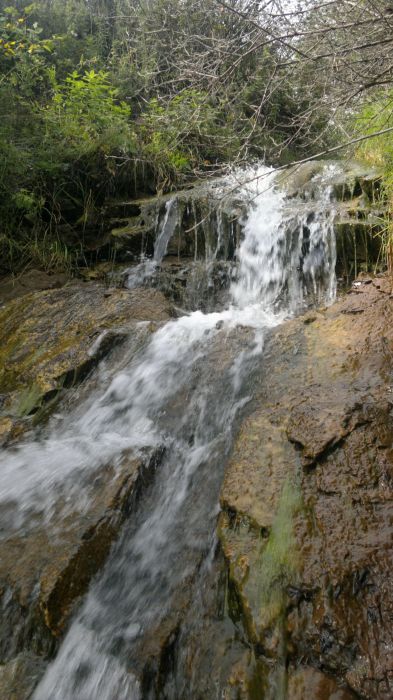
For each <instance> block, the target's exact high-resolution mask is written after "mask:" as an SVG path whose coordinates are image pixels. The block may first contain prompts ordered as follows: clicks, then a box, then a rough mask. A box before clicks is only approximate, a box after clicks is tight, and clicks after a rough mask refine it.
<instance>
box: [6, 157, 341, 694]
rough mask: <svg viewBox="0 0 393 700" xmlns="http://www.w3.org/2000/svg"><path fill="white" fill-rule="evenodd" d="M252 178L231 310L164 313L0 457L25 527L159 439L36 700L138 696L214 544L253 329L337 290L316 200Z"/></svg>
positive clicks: (168, 216)
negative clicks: (144, 339)
mask: <svg viewBox="0 0 393 700" xmlns="http://www.w3.org/2000/svg"><path fill="white" fill-rule="evenodd" d="M258 174H259V175H260V176H262V180H258V179H256V180H254V183H253V185H252V186H248V190H247V191H246V190H244V192H243V196H244V198H247V197H249V199H250V201H249V203H248V208H247V216H246V217H245V221H244V240H243V242H242V244H241V245H240V247H239V250H238V271H237V276H236V279H235V280H234V281H233V283H232V286H231V289H230V297H231V302H230V304H229V305H228V308H227V309H225V310H224V311H222V312H220V313H218V312H214V313H209V314H203V313H201V312H200V311H195V312H193V313H191V314H190V315H187V316H184V317H181V318H178V319H176V320H172V321H170V322H168V323H167V324H166V325H165V326H163V327H162V328H160V329H159V330H158V331H157V332H156V333H155V335H154V336H153V338H152V340H151V342H150V344H149V345H148V347H147V348H146V349H145V350H144V352H143V354H142V355H141V356H140V357H137V358H136V359H134V360H133V361H132V363H131V365H130V366H129V367H127V368H126V369H124V370H123V371H122V372H121V373H119V374H117V375H116V376H114V377H113V378H112V381H111V383H110V385H109V386H108V387H107V388H106V390H104V391H103V392H101V393H98V394H96V395H95V396H93V397H91V398H89V399H88V400H87V401H86V403H85V404H84V405H83V406H82V407H79V409H78V410H77V411H76V412H75V414H73V415H70V416H69V417H68V418H67V419H65V420H64V422H63V424H62V425H61V426H60V427H58V428H56V430H54V431H53V432H52V434H51V435H50V436H49V437H47V438H46V439H45V440H43V441H42V442H35V443H30V444H25V445H22V446H21V447H19V448H18V449H16V450H13V451H11V450H10V451H8V452H6V453H5V454H4V455H3V467H2V471H1V474H0V499H1V501H2V502H3V504H4V506H6V505H7V504H12V513H13V520H12V523H11V527H13V528H18V527H21V525H22V524H24V527H28V524H27V523H28V518H29V517H30V515H31V513H32V512H33V513H35V517H36V518H37V517H41V518H42V519H47V520H48V519H50V518H51V517H52V514H53V511H54V504H55V503H56V502H58V501H59V495H61V497H62V499H63V507H64V508H66V507H67V504H68V503H72V509H73V510H74V511H75V510H77V509H79V510H81V511H82V512H83V509H84V508H85V507H86V503H87V502H88V498H89V474H90V473H91V472H93V470H95V469H97V467H98V466H99V465H105V464H107V463H109V462H110V463H111V464H113V465H116V464H117V465H118V466H119V468H121V467H120V463H121V457H122V455H123V454H124V453H125V451H127V450H132V451H133V452H134V453H137V452H138V451H140V450H141V449H142V448H145V447H154V446H165V454H164V457H163V459H162V461H161V463H160V466H159V469H158V472H157V474H156V478H155V480H154V483H153V484H152V486H151V488H150V489H149V490H148V492H147V493H146V494H145V497H144V499H143V503H142V504H141V506H140V508H139V510H138V512H137V513H136V515H135V518H134V521H133V523H132V524H131V525H127V526H126V527H125V528H124V530H123V534H122V536H121V538H120V540H119V541H118V542H117V544H116V545H115V546H114V547H113V549H112V552H111V554H110V556H109V559H108V561H107V563H106V565H105V567H104V570H103V571H102V572H101V573H100V575H99V576H98V577H97V579H96V581H95V582H93V585H92V586H91V588H90V591H89V593H88V594H87V596H86V599H85V602H84V603H83V605H82V607H81V609H80V611H79V613H78V614H77V615H76V617H75V619H74V621H73V622H72V624H71V626H70V628H69V630H68V632H67V634H66V636H65V639H64V641H63V642H62V644H61V646H60V649H59V652H58V654H57V657H56V659H55V660H54V661H53V662H52V664H51V665H50V666H49V667H48V669H47V672H46V674H45V676H44V677H43V678H42V680H41V682H40V683H39V685H38V687H37V688H36V691H35V694H34V696H33V697H34V699H35V700H76V699H78V700H126V699H127V700H132V699H137V698H141V697H147V695H144V690H143V688H142V686H141V678H142V677H143V660H144V659H145V657H146V656H148V655H149V653H151V654H153V655H154V652H152V651H151V648H152V646H153V647H154V644H153V641H152V640H154V637H155V636H159V630H160V626H161V625H164V623H166V622H167V621H168V620H169V619H171V618H173V619H175V620H178V619H180V618H181V606H182V605H184V604H185V603H184V600H185V598H187V585H188V584H187V582H188V581H190V580H192V578H193V577H195V575H196V572H197V570H198V569H199V567H200V566H201V563H202V562H203V560H204V559H205V558H206V556H207V555H208V552H209V550H210V548H211V546H212V543H213V542H214V524H215V520H216V516H217V503H218V494H219V488H220V483H221V480H222V471H223V465H224V463H225V460H226V458H227V456H228V454H229V450H230V446H231V440H232V431H233V425H234V422H235V420H236V416H237V415H238V413H239V411H240V410H241V408H242V407H243V406H244V405H245V403H247V401H248V400H249V398H250V386H249V384H250V382H249V378H250V377H251V376H252V371H253V369H254V367H255V365H256V364H257V363H258V362H259V361H260V358H261V352H262V348H263V337H264V334H265V332H266V331H267V329H269V328H271V327H273V326H275V325H277V324H278V323H280V322H281V321H282V320H283V319H284V318H285V317H286V316H288V313H292V312H293V311H295V310H296V309H297V308H299V307H301V306H302V305H303V303H304V301H305V294H306V291H307V290H309V291H311V293H312V294H313V295H314V296H315V298H317V299H318V300H319V301H322V300H323V299H325V300H331V299H332V298H333V296H334V293H335V275H334V266H335V244H334V234H333V228H332V216H331V214H330V213H329V207H327V206H326V205H327V200H326V199H323V201H322V202H321V206H320V209H319V210H318V207H316V204H315V202H313V212H314V213H313V215H312V217H311V214H310V209H308V210H307V207H306V208H305V209H304V213H301V214H296V213H293V211H291V210H288V209H287V208H286V200H285V194H284V193H283V192H282V191H280V190H279V189H275V188H274V179H275V174H274V172H271V171H268V170H267V169H261V170H260V171H259V173H258ZM245 177H246V178H247V174H245ZM261 190H262V191H261ZM330 208H331V207H330ZM175 219H176V204H175V200H170V201H169V202H168V204H167V208H166V212H165V217H164V220H163V222H162V226H161V228H160V231H159V236H158V239H157V243H156V252H155V256H154V257H155V260H153V265H154V263H155V262H157V261H159V259H162V257H163V256H164V255H165V250H166V245H167V242H168V240H169V237H170V235H172V232H173V230H174V226H175ZM218 221H219V217H218ZM144 279H145V278H144ZM132 284H133V283H132ZM179 405H180V407H181V408H180V410H179ZM4 512H6V513H7V518H8V522H7V525H6V523H5V521H4V520H3V521H2V522H1V525H2V526H3V529H6V528H8V529H9V528H10V522H9V515H10V510H9V509H6V510H5V511H4ZM149 650H150V651H149ZM149 697H150V695H149ZM151 697H154V695H152V696H151Z"/></svg>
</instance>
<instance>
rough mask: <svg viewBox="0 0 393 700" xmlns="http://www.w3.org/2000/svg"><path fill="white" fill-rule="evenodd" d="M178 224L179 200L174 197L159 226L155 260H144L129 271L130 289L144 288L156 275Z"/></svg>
mask: <svg viewBox="0 0 393 700" xmlns="http://www.w3.org/2000/svg"><path fill="white" fill-rule="evenodd" d="M177 223H178V217H177V200H176V198H175V197H172V198H171V199H168V201H167V202H166V204H165V212H164V216H163V218H162V220H161V222H158V224H157V236H156V240H155V243H154V254H153V259H147V260H142V261H141V262H140V263H139V264H138V265H136V266H135V267H134V268H132V269H130V270H129V271H128V275H127V281H126V286H127V288H128V289H134V288H135V287H140V286H142V285H143V284H145V283H146V281H147V280H148V279H149V278H150V277H151V276H152V275H153V274H154V272H155V270H156V269H157V267H158V266H159V265H160V263H161V262H162V260H163V258H164V256H165V255H166V251H167V247H168V243H169V241H170V239H171V237H172V236H173V233H174V231H175V228H176V225H177Z"/></svg>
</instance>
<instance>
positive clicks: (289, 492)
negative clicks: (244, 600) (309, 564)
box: [259, 479, 302, 626]
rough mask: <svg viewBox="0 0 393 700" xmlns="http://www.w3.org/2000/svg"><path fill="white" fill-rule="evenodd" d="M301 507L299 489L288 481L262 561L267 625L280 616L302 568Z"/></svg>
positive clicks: (263, 609)
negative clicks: (298, 543) (297, 530)
mask: <svg viewBox="0 0 393 700" xmlns="http://www.w3.org/2000/svg"><path fill="white" fill-rule="evenodd" d="M301 507H302V499H301V492H300V487H299V485H298V484H297V483H295V482H294V481H292V480H291V479H287V481H286V482H285V483H284V486H283V490H282V493H281V497H280V501H279V505H278V509H277V513H276V516H275V518H274V521H273V525H272V528H271V531H270V534H269V538H268V541H267V543H266V545H265V546H264V548H263V550H262V553H261V559H260V579H259V595H260V605H261V617H262V620H263V623H264V626H268V625H269V624H270V623H272V622H274V620H276V619H277V618H279V617H280V616H281V614H282V612H283V609H284V606H285V601H286V588H287V586H288V584H289V583H290V582H291V581H292V580H293V579H294V578H295V577H296V574H297V571H298V569H299V564H300V561H299V552H298V548H297V546H296V540H295V535H294V517H295V515H296V514H297V513H298V512H299V510H300V508H301Z"/></svg>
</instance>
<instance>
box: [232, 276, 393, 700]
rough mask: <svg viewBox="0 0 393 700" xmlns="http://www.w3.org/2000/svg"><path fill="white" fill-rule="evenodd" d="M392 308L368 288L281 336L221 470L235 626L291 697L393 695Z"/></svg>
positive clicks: (386, 287)
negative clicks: (223, 478) (252, 405)
mask: <svg viewBox="0 0 393 700" xmlns="http://www.w3.org/2000/svg"><path fill="white" fill-rule="evenodd" d="M392 312H393V300H392V298H391V296H390V284H389V282H388V280H386V279H385V278H376V279H373V280H370V279H365V278H363V280H361V281H360V282H358V283H356V286H354V287H353V288H352V290H351V292H350V293H349V294H347V295H346V296H345V297H343V298H342V299H340V300H339V301H338V302H337V303H335V304H334V305H333V306H331V307H330V308H328V309H324V310H319V311H318V312H316V313H315V314H314V313H313V314H312V315H311V316H310V315H309V316H306V317H305V318H303V319H302V318H299V319H297V320H294V321H290V322H288V323H287V324H284V325H283V326H281V327H280V328H279V329H277V331H275V332H273V333H272V335H271V337H270V339H269V341H268V342H267V345H266V352H265V355H264V367H263V370H262V374H261V377H260V383H259V389H258V390H257V392H256V398H255V404H254V409H253V411H252V412H251V414H250V415H249V417H248V418H247V419H246V420H245V421H244V423H243V424H242V426H241V429H240V433H239V436H238V439H237V441H236V443H235V448H234V452H233V455H232V458H231V460H230V463H229V466H228V468H227V471H226V476H225V480H224V484H223V488H222V492H221V505H222V514H221V516H220V526H219V535H220V540H221V544H222V547H223V551H224V555H225V557H226V561H227V565H228V567H229V577H230V582H231V585H232V586H233V589H234V592H235V599H236V608H237V612H236V613H235V612H232V616H233V617H234V618H236V615H237V619H236V624H237V625H240V628H241V629H242V630H243V632H244V635H245V640H247V643H248V644H251V645H252V648H253V649H254V650H255V653H256V655H257V657H258V659H259V660H258V663H259V664H261V665H262V668H263V674H262V675H263V677H264V678H267V681H266V682H267V688H270V689H272V688H273V687H274V688H276V691H275V692H277V688H281V690H282V692H283V693H284V694H285V696H286V697H288V698H290V699H291V700H295V699H296V700H297V699H298V698H304V699H305V698H311V697H313V698H314V697H315V698H321V700H322V699H323V700H325V698H330V697H331V698H333V697H334V698H349V697H362V698H369V699H370V700H371V699H374V698H378V699H381V700H382V699H383V700H387V699H388V698H391V697H392V694H393V637H392V624H391V621H392V616H393V585H392V581H391V570H392V563H393V562H392V559H393V550H392V536H393V488H392V487H393V481H392V480H393V451H392V437H393V416H392V385H393V327H392V322H391V319H392ZM256 663H257V662H256V661H255V656H254V661H250V660H249V661H248V664H247V665H246V666H245V667H244V668H243V671H242V672H243V675H247V673H248V674H249V673H250V670H249V669H250V664H251V667H253V666H254V667H255V664H256ZM247 669H248V670H247ZM287 670H289V674H288V673H287ZM318 674H319V675H318ZM324 674H325V675H326V678H327V680H326V679H325V680H324V678H325V675H324ZM329 679H330V680H329ZM331 679H334V682H333V680H331ZM239 683H240V681H239ZM332 684H333V685H332ZM334 684H336V685H337V684H338V685H337V688H336V690H334V687H335V685H334ZM246 685H247V684H246ZM239 688H240V685H239ZM247 688H248V689H247V691H245V690H244V693H245V694H241V693H240V695H239V697H251V696H252V695H251V694H250V693H251V691H250V688H252V683H251V684H250V682H248V685H247ZM239 692H240V690H239ZM242 692H243V691H242ZM269 692H270V694H269ZM272 692H273V691H272V690H270V691H268V690H267V691H266V695H262V696H261V697H266V698H270V697H272V698H273V697H277V696H276V695H274V693H273V694H271V693H272ZM280 692H281V691H280ZM353 694H355V695H353ZM236 697H237V696H236ZM252 697H254V696H252ZM256 697H259V696H256ZM280 697H281V695H280ZM283 697H284V695H283Z"/></svg>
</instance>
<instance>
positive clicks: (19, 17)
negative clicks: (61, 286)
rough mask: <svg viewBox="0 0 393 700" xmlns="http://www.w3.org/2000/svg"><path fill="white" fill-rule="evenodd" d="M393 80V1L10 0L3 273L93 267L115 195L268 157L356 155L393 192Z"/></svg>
mask: <svg viewBox="0 0 393 700" xmlns="http://www.w3.org/2000/svg"><path fill="white" fill-rule="evenodd" d="M392 80H393V8H392V7H391V5H390V3H389V2H386V1H385V0H361V1H360V2H353V1H352V0H341V1H338V0H326V1H325V2H318V0H304V1H303V0H300V2H290V3H288V2H284V3H282V2H281V1H280V0H264V1H262V2H259V1H256V2H255V1H253V0H228V1H227V2H224V1H221V0H203V2H202V1H201V0H37V1H36V2H34V3H32V4H29V5H27V6H26V2H25V1H24V2H23V1H22V2H20V1H19V0H18V1H17V2H14V3H9V2H8V3H7V2H3V1H2V0H0V273H6V272H13V273H17V272H18V271H20V270H22V269H26V267H28V266H38V267H40V268H43V269H46V270H54V269H64V268H70V267H73V266H74V265H77V264H78V261H80V260H81V259H83V255H84V252H83V243H82V239H83V235H82V233H83V230H84V228H85V227H86V226H94V225H95V222H96V221H97V217H98V216H99V212H100V211H102V207H103V206H104V205H105V202H106V201H107V200H108V199H110V198H113V197H114V196H118V197H121V196H125V197H128V198H131V197H132V196H140V195H142V194H149V193H150V194H152V193H155V192H164V191H169V190H171V189H175V188H178V187H181V186H184V185H186V184H187V183H188V182H189V181H192V180H195V179H196V178H202V177H212V176H215V175H217V174H219V173H221V172H224V171H225V169H226V168H227V167H228V166H231V167H232V166H233V165H238V166H239V165H240V166H241V165H244V164H250V163H252V162H253V161H256V160H258V161H263V162H265V163H267V164H269V165H275V166H277V165H283V164H286V163H291V162H296V161H297V160H301V159H304V158H313V157H315V156H316V155H318V154H321V153H322V154H325V153H327V155H329V152H330V151H331V152H335V150H336V149H337V152H339V153H340V154H341V155H342V156H345V157H351V156H352V155H354V154H356V156H357V157H361V158H364V159H366V160H368V161H369V162H371V163H372V164H375V165H377V166H378V167H380V168H381V169H382V171H383V173H384V191H383V196H384V197H385V198H386V197H387V198H388V199H390V200H391V199H392V194H393V136H392V128H393V117H392V106H393V102H392V100H393V91H392ZM376 134H377V135H376ZM378 134H379V135H378ZM64 223H67V224H68V225H71V226H72V227H73V228H74V229H75V230H76V231H79V232H81V235H80V241H79V243H78V244H77V245H74V246H73V247H72V248H70V247H69V246H68V245H67V244H66V243H65V242H64V240H62V237H61V235H59V231H61V226H62V225H63V224H64Z"/></svg>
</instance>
